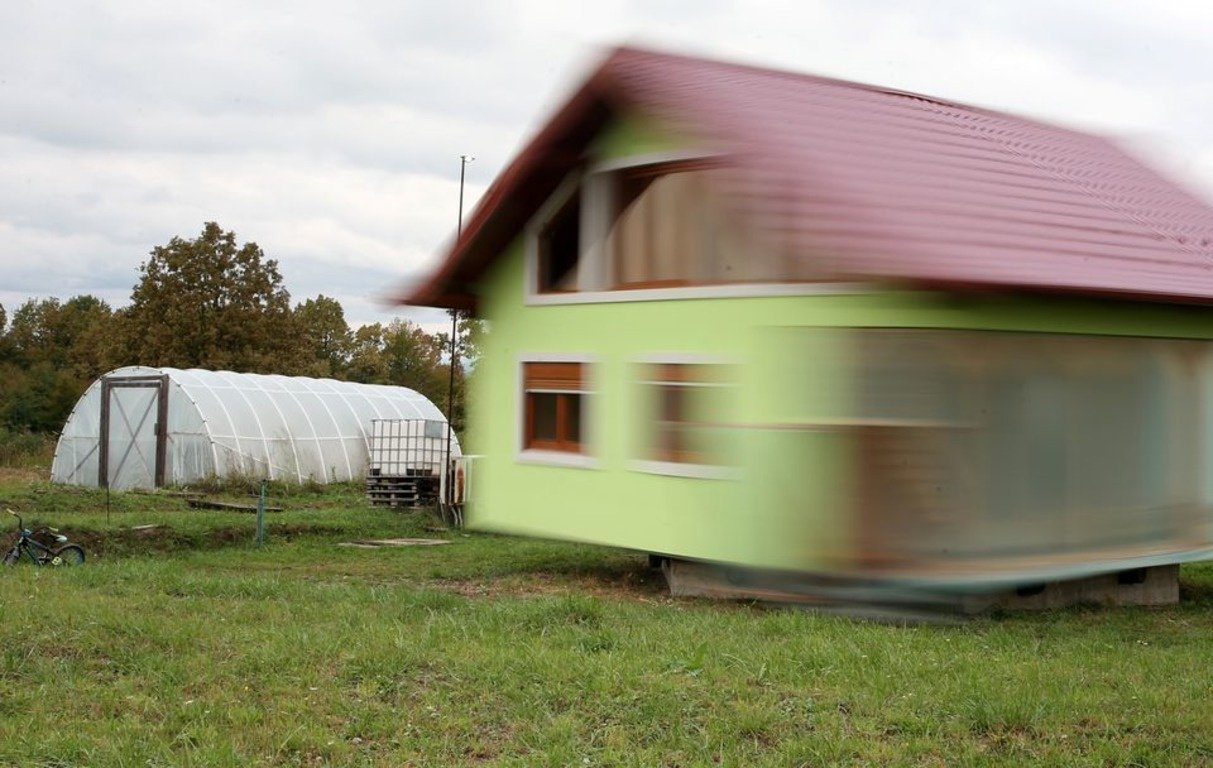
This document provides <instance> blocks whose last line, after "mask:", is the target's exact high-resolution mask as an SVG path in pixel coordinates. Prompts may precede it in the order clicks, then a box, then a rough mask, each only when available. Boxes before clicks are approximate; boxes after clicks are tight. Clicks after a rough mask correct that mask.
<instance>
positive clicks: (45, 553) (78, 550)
mask: <svg viewBox="0 0 1213 768" xmlns="http://www.w3.org/2000/svg"><path fill="white" fill-rule="evenodd" d="M7 512H8V513H9V514H10V515H12V516H13V517H15V518H17V540H16V541H15V542H13V546H12V547H11V548H10V549H9V550H8V553H7V554H5V555H4V564H5V565H16V564H17V561H18V560H20V559H21V556H22V555H26V556H27V557H29V559H30V562H32V563H33V564H34V565H51V566H60V565H80V564H81V563H83V562H84V548H83V547H81V546H80V545H79V544H68V543H67V537H66V536H64V535H63V534H61V533H59V532H58V531H57V530H55V529H54V528H50V527H48V526H43V527H41V528H39V529H38V530H36V531H31V530H29V529H28V528H26V527H25V523H23V522H22V521H21V515H18V514H17V513H16V512H14V511H12V510H11V509H10V510H7ZM43 532H45V533H49V534H50V535H51V536H53V537H54V539H55V544H56V546H47V545H45V544H43V543H42V542H40V541H38V540H37V539H35V538H34V535H35V534H38V533H43Z"/></svg>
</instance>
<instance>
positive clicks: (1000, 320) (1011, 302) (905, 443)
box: [402, 48, 1213, 602]
mask: <svg viewBox="0 0 1213 768" xmlns="http://www.w3.org/2000/svg"><path fill="white" fill-rule="evenodd" d="M402 301H404V302H406V303H410V304H415V305H426V306H437V307H448V308H457V309H460V310H464V311H467V312H471V313H474V314H475V315H476V316H477V317H480V318H484V319H485V320H487V321H488V324H489V328H490V330H489V333H488V339H487V342H486V344H485V348H484V352H483V356H482V358H481V359H480V360H479V361H478V362H477V365H476V371H475V375H474V377H473V380H472V384H471V396H470V402H471V408H472V410H471V414H470V419H469V421H470V433H469V439H470V441H471V444H472V452H473V453H476V454H480V455H482V457H483V458H481V459H480V460H479V461H478V463H477V464H476V466H475V474H476V480H475V482H476V490H475V494H476V496H475V499H474V502H473V504H472V506H471V508H470V510H469V513H468V518H467V520H468V524H469V525H470V526H472V527H475V528H478V529H484V530H493V531H502V532H508V533H514V534H524V535H533V536H541V537H550V538H560V539H569V540H577V541H584V542H594V543H599V544H605V545H613V546H619V547H626V548H631V549H634V550H638V551H642V552H648V553H652V554H654V555H656V556H658V557H660V558H662V559H664V560H666V561H667V562H668V563H670V564H672V565H674V566H678V567H681V568H683V570H682V571H681V573H682V574H683V575H684V576H686V577H687V578H686V579H684V580H683V581H682V582H681V583H682V585H683V586H684V587H685V588H686V589H687V590H689V591H694V588H695V587H694V585H693V584H692V582H693V581H694V580H695V579H698V578H700V577H702V576H703V575H704V574H705V573H708V571H706V570H705V566H713V567H715V568H716V570H715V571H714V573H716V575H717V576H718V577H720V575H721V574H724V576H723V577H721V578H723V581H720V579H718V581H720V583H718V584H717V586H718V587H721V584H724V586H723V587H721V588H720V589H717V590H716V591H717V593H721V592H724V593H728V592H729V591H730V590H731V589H734V588H736V590H737V591H740V592H747V591H749V592H753V593H762V592H763V591H764V590H772V589H774V590H777V591H778V590H784V591H793V592H799V593H801V594H810V593H812V594H814V595H818V596H820V597H821V599H847V597H846V596H847V595H853V594H855V593H854V591H853V590H854V588H855V587H856V586H857V585H858V586H861V587H863V589H865V590H874V591H875V592H877V593H879V592H881V591H882V590H883V591H884V592H885V593H887V594H893V592H894V590H903V591H904V590H906V589H914V590H920V591H921V592H922V593H923V594H927V593H931V592H932V591H943V592H949V593H957V592H972V591H974V590H977V591H981V590H993V589H1007V588H1014V587H1019V588H1020V595H1021V597H1022V596H1025V595H1030V594H1033V593H1040V591H1041V589H1043V587H1039V588H1033V587H1031V586H1028V587H1025V585H1043V584H1046V583H1049V584H1052V583H1055V582H1070V583H1071V585H1073V584H1075V583H1078V584H1080V585H1081V584H1087V585H1088V586H1090V585H1091V584H1095V583H1096V582H1098V583H1099V584H1104V585H1105V586H1106V585H1107V584H1111V585H1112V586H1111V587H1110V588H1109V589H1108V590H1105V592H1106V594H1104V597H1108V596H1109V595H1110V599H1113V600H1117V601H1129V602H1158V601H1166V600H1171V599H1174V596H1175V592H1176V590H1175V578H1176V577H1175V574H1176V572H1177V567H1176V564H1177V563H1180V562H1183V561H1186V560H1192V559H1198V558H1206V557H1208V556H1209V555H1210V554H1211V549H1210V547H1211V543H1213V515H1211V513H1210V501H1211V500H1213V442H1211V438H1213V347H1211V346H1210V344H1209V342H1208V339H1210V338H1213V313H1211V312H1210V311H1209V309H1208V306H1207V305H1208V304H1209V303H1211V302H1213V209H1210V207H1208V206H1207V205H1206V204H1205V203H1203V202H1202V201H1200V200H1198V199H1197V198H1196V197H1194V196H1193V195H1191V194H1190V193H1188V192H1186V191H1185V190H1183V189H1182V188H1180V187H1178V186H1177V185H1175V184H1174V183H1172V182H1171V181H1169V180H1167V179H1165V178H1163V177H1161V176H1160V175H1158V174H1157V173H1155V172H1154V171H1152V170H1150V169H1149V168H1147V167H1146V166H1144V165H1143V164H1141V163H1140V162H1139V161H1138V160H1136V159H1134V158H1132V157H1131V156H1129V155H1128V154H1126V153H1125V152H1123V151H1122V150H1121V149H1119V148H1118V147H1117V146H1116V145H1115V144H1114V143H1112V142H1110V141H1108V140H1106V139H1103V138H1099V137H1095V136H1089V135H1084V134H1081V133H1077V132H1074V131H1071V130H1068V129H1064V128H1059V127H1056V126H1053V125H1047V124H1043V123H1039V122H1036V121H1032V120H1027V119H1023V118H1019V117H1015V116H1011V115H1007V114H1003V113H998V112H993V111H988V110H984V109H978V108H974V107H970V106H965V105H961V104H956V103H952V102H948V101H944V100H940V99H934V98H929V97H925V96H920V95H916V94H911V93H905V92H900V91H895V90H889V89H882V88H876V87H871V86H867V85H860V84H855V83H849V82H842V81H836V80H830V79H824V78H818V77H810V76H803V75H797V74H790V73H785V72H777V71H771V70H764V69H757V68H751V67H744V66H738V65H734V64H727V63H720V62H713V61H705V60H701V59H695V58H688V57H681V56H673V55H668V54H662V53H654V52H650V51H644V50H637V49H631V48H622V49H618V50H616V51H615V52H613V53H612V54H611V55H610V56H608V57H607V58H606V59H605V61H604V62H603V63H602V64H601V66H600V67H599V68H598V69H597V70H596V71H595V72H594V73H593V74H592V75H591V76H590V77H589V78H588V80H587V81H586V82H585V83H584V84H583V85H582V86H581V87H580V88H579V89H578V90H577V91H576V92H575V93H574V94H573V95H572V97H571V98H570V99H569V100H568V102H567V103H565V104H564V105H563V106H562V107H561V108H560V109H559V110H558V111H557V112H556V114H555V115H554V116H553V117H552V118H551V120H550V121H549V122H548V123H547V124H546V125H545V126H544V127H543V128H542V130H541V131H540V132H539V133H538V135H537V136H536V137H535V138H534V140H533V141H531V143H530V144H529V145H528V146H527V147H526V148H525V149H524V150H523V151H522V153H521V154H520V155H519V156H518V157H517V158H516V159H515V160H514V161H513V162H512V164H510V165H509V166H508V168H507V169H506V170H505V171H504V172H503V173H502V175H501V176H500V178H498V179H497V180H496V182H495V183H494V184H493V186H492V187H491V188H490V189H489V191H488V192H487V193H486V195H485V196H484V198H483V200H482V201H481V203H480V205H479V207H478V209H477V210H476V211H475V213H474V214H473V215H472V217H471V219H470V222H469V224H468V226H467V227H466V228H465V229H464V231H463V233H462V236H461V237H460V238H459V239H458V240H457V242H455V243H454V245H453V246H452V247H451V249H450V251H449V253H448V254H447V255H446V258H445V260H444V261H443V262H442V263H441V265H440V266H439V267H438V268H437V269H436V270H435V272H434V273H433V274H432V275H430V276H429V277H428V278H427V280H426V281H425V282H424V283H423V284H421V285H419V286H417V287H415V288H414V289H412V290H411V291H410V292H409V293H408V294H407V295H405V296H403V297H402ZM670 572H671V574H672V576H674V577H677V576H678V574H679V573H680V572H679V570H678V568H677V567H672V568H671V569H670ZM1100 579H1103V580H1104V581H1099V580H1100ZM1108 579H1111V581H1107V580H1108ZM1076 580H1085V581H1076ZM726 582H727V584H726ZM696 583H697V582H696ZM729 585H731V586H729ZM806 585H808V586H806ZM1051 589H1052V587H1051ZM848 590H851V591H848ZM709 591H711V590H709ZM1080 592H1081V590H1080ZM1080 592H1074V591H1073V589H1071V591H1070V592H1069V593H1067V594H1070V596H1071V597H1074V596H1075V595H1077V596H1079V597H1081V595H1082V594H1087V593H1081V594H1080ZM840 595H841V597H839V596H840ZM1038 599H1045V598H1038ZM1057 599H1064V598H1057Z"/></svg>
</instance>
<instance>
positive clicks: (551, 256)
mask: <svg viewBox="0 0 1213 768" xmlns="http://www.w3.org/2000/svg"><path fill="white" fill-rule="evenodd" d="M580 258H581V194H580V193H575V194H574V195H573V196H572V197H570V198H569V200H568V202H566V203H565V204H564V205H563V206H562V207H561V208H560V210H559V211H558V212H557V213H556V215H555V216H553V217H552V219H551V220H550V221H549V222H548V223H547V225H546V226H545V227H544V228H543V230H542V231H541V232H540V233H539V286H538V287H539V292H540V293H558V292H567V291H575V290H577V265H578V262H579V260H580Z"/></svg>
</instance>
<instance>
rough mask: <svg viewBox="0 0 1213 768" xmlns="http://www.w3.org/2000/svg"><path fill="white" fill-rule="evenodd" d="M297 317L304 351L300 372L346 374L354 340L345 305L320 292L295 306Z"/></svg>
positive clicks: (323, 374) (296, 326) (301, 347)
mask: <svg viewBox="0 0 1213 768" xmlns="http://www.w3.org/2000/svg"><path fill="white" fill-rule="evenodd" d="M293 318H294V321H295V333H296V334H297V336H296V337H297V339H298V340H299V344H300V353H301V359H300V361H299V365H298V373H301V374H304V375H307V376H319V377H326V376H330V377H331V376H337V377H340V376H342V375H343V374H344V373H345V369H346V366H347V365H348V364H349V362H350V354H351V351H352V347H353V339H352V338H351V336H350V327H349V326H348V325H347V324H346V322H345V311H344V310H342V308H341V304H340V303H339V302H338V301H337V300H336V299H330V298H329V297H327V296H324V295H320V296H317V297H316V298H314V299H308V300H307V301H304V302H301V303H300V304H297V305H295V311H294V313H293Z"/></svg>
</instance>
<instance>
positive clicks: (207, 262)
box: [125, 222, 294, 373]
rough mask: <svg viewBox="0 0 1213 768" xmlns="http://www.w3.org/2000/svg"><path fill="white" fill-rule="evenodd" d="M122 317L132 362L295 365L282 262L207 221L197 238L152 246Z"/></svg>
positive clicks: (245, 367)
mask: <svg viewBox="0 0 1213 768" xmlns="http://www.w3.org/2000/svg"><path fill="white" fill-rule="evenodd" d="M139 271H140V273H141V277H140V279H139V283H138V284H137V285H136V286H135V289H134V292H133V293H132V294H131V305H130V307H129V308H128V310H127V312H126V313H125V325H126V329H125V330H126V334H127V339H128V343H129V345H130V348H131V349H132V351H133V353H134V357H135V359H136V360H137V361H138V362H140V363H143V364H146V365H154V366H176V367H181V368H188V367H200V368H226V369H230V370H238V371H254V372H263V373H274V372H282V371H283V370H284V369H289V368H290V367H291V362H292V356H293V354H294V350H293V349H292V344H293V343H294V339H293V338H292V335H291V333H290V330H291V306H290V294H289V293H287V290H286V288H284V287H283V285H282V276H281V275H280V274H279V272H278V262H277V261H275V260H274V259H266V258H265V254H264V253H263V252H262V250H261V248H260V247H258V246H257V244H256V243H253V242H248V243H245V244H244V245H241V246H237V244H236V235H235V233H233V232H225V231H223V230H222V229H221V228H220V227H219V225H218V224H216V223H215V222H207V223H206V224H205V225H204V226H203V228H202V234H200V235H199V236H198V237H197V238H195V239H193V240H183V239H181V238H180V237H174V238H173V239H172V240H170V241H169V243H168V245H165V246H158V247H156V248H153V249H152V252H151V255H150V258H149V259H148V260H147V261H146V262H144V264H143V265H142V266H141V267H140V268H139Z"/></svg>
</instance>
